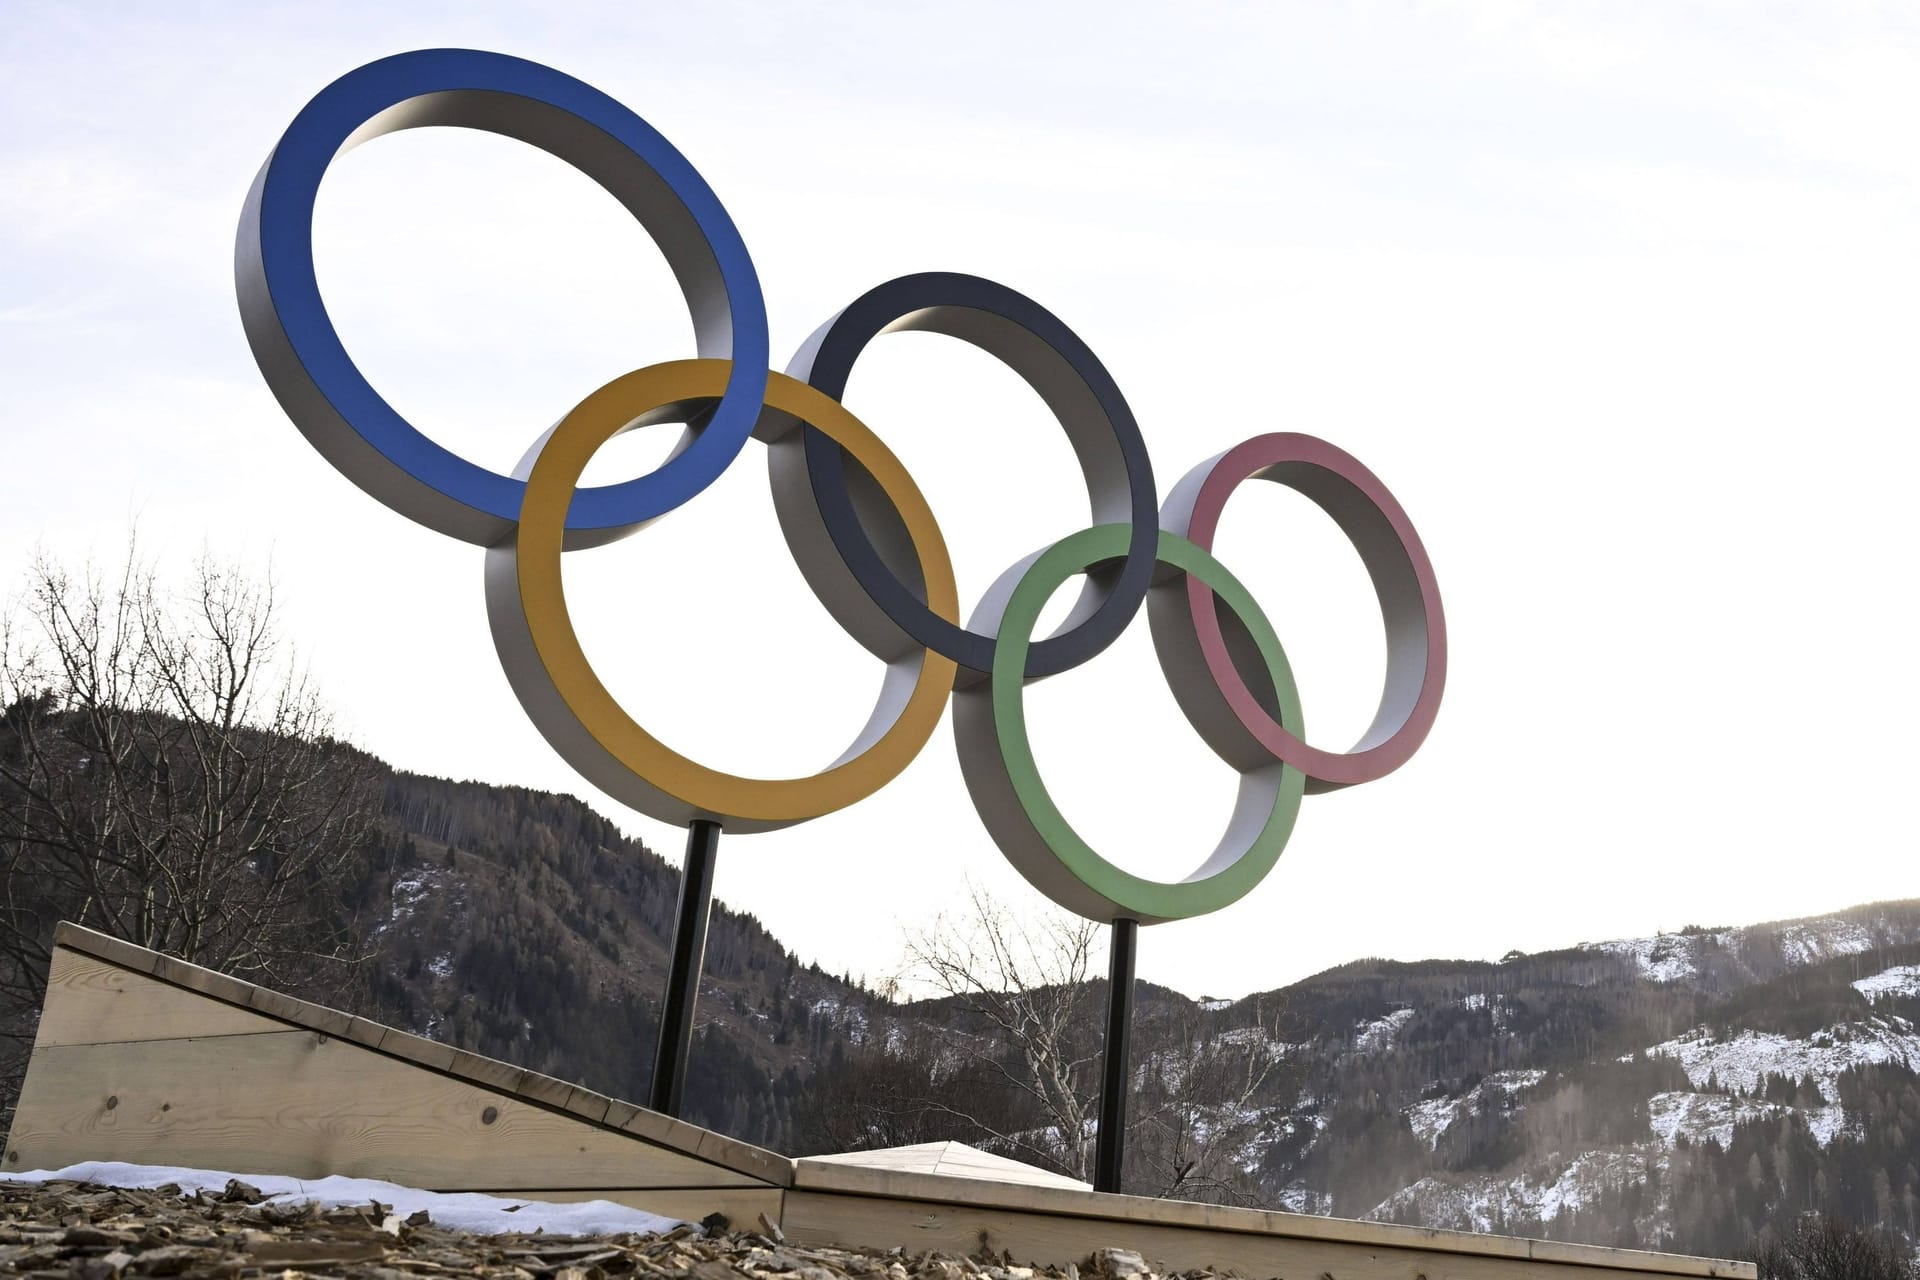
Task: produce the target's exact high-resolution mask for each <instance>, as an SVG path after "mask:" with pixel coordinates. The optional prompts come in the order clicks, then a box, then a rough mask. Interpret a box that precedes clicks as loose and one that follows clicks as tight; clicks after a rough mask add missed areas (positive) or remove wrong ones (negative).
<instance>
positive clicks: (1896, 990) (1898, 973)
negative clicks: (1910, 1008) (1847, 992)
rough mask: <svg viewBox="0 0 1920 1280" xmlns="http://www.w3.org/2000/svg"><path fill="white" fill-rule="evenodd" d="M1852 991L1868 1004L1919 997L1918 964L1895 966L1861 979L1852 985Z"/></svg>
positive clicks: (1919, 975) (1919, 973) (1919, 965)
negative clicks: (1856, 992) (1864, 998)
mask: <svg viewBox="0 0 1920 1280" xmlns="http://www.w3.org/2000/svg"><path fill="white" fill-rule="evenodd" d="M1853 989H1854V990H1855V991H1858V992H1859V993H1860V994H1861V995H1863V996H1865V997H1866V998H1867V1002H1868V1003H1869V1004H1871V1003H1873V1002H1875V1001H1878V1000H1892V999H1899V998H1901V997H1904V996H1920V964H1903V965H1897V966H1895V967H1894V968H1892V969H1888V970H1886V971H1885V972H1883V973H1876V974H1874V975H1873V976H1872V977H1871V978H1862V979H1860V981H1858V982H1856V983H1854V984H1853Z"/></svg>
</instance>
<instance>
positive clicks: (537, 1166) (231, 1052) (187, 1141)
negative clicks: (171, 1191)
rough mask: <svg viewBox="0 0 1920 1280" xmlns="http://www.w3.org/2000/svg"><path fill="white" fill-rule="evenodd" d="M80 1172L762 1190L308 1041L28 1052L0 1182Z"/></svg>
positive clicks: (291, 1036)
mask: <svg viewBox="0 0 1920 1280" xmlns="http://www.w3.org/2000/svg"><path fill="white" fill-rule="evenodd" d="M489 1112H491V1113H492V1119H491V1120H489V1119H488V1118H487V1116H488V1113H489ZM81 1160H125V1161H130V1162H133V1163H137V1164H177V1165H186V1166H189V1167H198V1168H207V1169H231V1170H234V1171H236V1172H242V1173H280V1174H287V1175H290V1176H293V1177H321V1176H324V1175H326V1174H330V1173H339V1174H347V1175H351V1176H357V1177H368V1178H382V1179H385V1180H388V1181H392V1182H400V1183H405V1184H407V1185H410V1186H418V1187H431V1188H434V1189H437V1190H471V1189H476V1188H479V1187H493V1188H501V1187H505V1188H535V1187H580V1186H610V1187H628V1188H640V1187H712V1186H749V1187H752V1186H764V1185H766V1184H764V1183H761V1182H759V1181H758V1180H756V1179H753V1178H750V1177H748V1176H747V1175H745V1174H741V1173H737V1172H735V1171H733V1170H731V1169H726V1168H723V1167H720V1166H718V1165H714V1164H711V1163H709V1162H706V1161H702V1160H698V1159H695V1158H693V1157H691V1156H688V1155H685V1154H683V1153H681V1152H679V1151H673V1150H669V1149H668V1148H665V1147H661V1146H656V1145H654V1144H652V1143H649V1142H645V1141H642V1140H639V1139H636V1138H634V1137H631V1136H628V1135H626V1134H621V1133H616V1132H613V1131H610V1130H607V1129H604V1128H600V1127H598V1126H594V1125H590V1124H587V1123H585V1122H583V1121H581V1120H578V1119H575V1118H573V1117H571V1116H566V1115H561V1114H558V1113H556V1112H554V1111H552V1110H549V1109H547V1108H545V1107H540V1106H535V1105H533V1104H532V1103H529V1102H527V1101H524V1100H522V1099H520V1098H516V1097H512V1096H510V1095H508V1094H505V1093H501V1092H496V1091H492V1090H486V1089H481V1088H478V1087H476V1086H474V1085H470V1084H467V1083H465V1082H464V1081H459V1080H454V1079H450V1078H448V1077H446V1076H442V1075H437V1074H435V1073H433V1072H429V1071H423V1070H421V1069H419V1068H418V1067H415V1066H412V1065H411V1064H408V1063H405V1062H401V1061H397V1060H395V1059H393V1058H389V1057H386V1056H384V1055H382V1054H378V1053H375V1052H372V1051H371V1050H368V1049H365V1048H363V1047H361V1046H360V1045H357V1044H353V1043H351V1042H349V1041H344V1040H340V1039H336V1038H334V1037H331V1036H326V1035H321V1034H318V1033H315V1032H310V1031H282V1032H275V1033H269V1034H252V1035H237V1036H216V1037H209V1038H205V1039H196V1040H151V1041H144V1042H138V1043H128V1044H97V1045H49V1046H46V1047H44V1048H37V1049H35V1051H34V1055H33V1060H32V1063H31V1065H30V1067H29V1070H28V1075H27V1080H26V1084H25V1086H24V1088H23V1089H22V1090H21V1095H20V1103H19V1107H18V1110H17V1112H16V1115H15V1120H14V1130H13V1135H12V1138H11V1140H10V1142H9V1144H8V1150H7V1156H6V1167H7V1168H8V1169H57V1168H60V1167H62V1166H64V1165H68V1164H73V1163H75V1162H77V1161H81Z"/></svg>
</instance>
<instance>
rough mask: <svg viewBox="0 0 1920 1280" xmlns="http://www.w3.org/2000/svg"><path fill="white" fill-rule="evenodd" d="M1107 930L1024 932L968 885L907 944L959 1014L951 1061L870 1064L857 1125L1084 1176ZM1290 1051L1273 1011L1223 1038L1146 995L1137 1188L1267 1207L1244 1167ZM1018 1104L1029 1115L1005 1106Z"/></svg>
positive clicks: (1136, 1130)
mask: <svg viewBox="0 0 1920 1280" xmlns="http://www.w3.org/2000/svg"><path fill="white" fill-rule="evenodd" d="M1101 932H1102V931H1101V929H1100V928H1099V926H1098V925H1096V924H1094V923H1093V922H1091V921H1088V920H1083V919H1081V918H1079V917H1077V916H1071V915H1068V914H1066V913H1064V912H1054V911H1050V912H1047V913H1046V914H1044V915H1039V916H1036V917H1035V918H1033V919H1031V920H1029V921H1025V922H1022V921H1017V920H1016V919H1015V918H1014V917H1013V915H1012V914H1011V913H1010V912H1009V911H1008V910H1007V909H1006V908H1005V907H1004V906H1002V905H1001V904H1000V903H998V902H996V901H995V900H994V899H993V898H992V897H991V896H990V895H988V894H987V893H986V892H984V891H983V890H982V889H980V888H979V887H978V886H971V887H970V888H969V891H968V896H967V900H966V904H965V906H964V908H962V910H961V911H959V912H958V913H955V914H949V915H945V916H943V917H941V918H940V919H939V920H937V921H936V922H935V923H934V925H933V926H932V927H930V928H928V929H925V930H922V931H920V932H918V933H915V934H913V935H911V936H910V937H909V940H908V946H907V951H908V958H909V961H910V963H911V965H912V966H913V970H914V972H913V974H912V975H911V976H913V977H916V978H918V980H919V981H920V983H922V984H924V985H926V986H930V987H931V988H932V989H933V990H934V991H936V992H938V993H939V994H940V995H941V996H942V997H943V998H944V999H945V1000H946V1001H947V1002H949V1003H950V1004H951V1006H952V1007H953V1008H954V1009H955V1010H957V1011H958V1012H959V1013H960V1014H961V1015H962V1016H961V1017H960V1018H958V1019H954V1020H953V1021H952V1022H951V1023H950V1025H951V1026H952V1031H951V1034H949V1036H948V1037H947V1040H946V1060H944V1061H943V1060H941V1059H940V1058H939V1057H937V1056H930V1055H927V1054H926V1053H925V1052H924V1046H923V1045H921V1043H920V1042H918V1041H915V1040H911V1039H909V1040H907V1041H906V1042H904V1043H903V1044H902V1045H900V1046H898V1047H897V1048H895V1049H893V1050H891V1051H890V1054H889V1057H890V1058H891V1059H892V1060H891V1061H888V1062H884V1063H881V1062H875V1063H871V1064H868V1070H867V1071H866V1073H865V1074H864V1075H863V1076H862V1081H863V1083H862V1085H861V1087H862V1088H863V1089H865V1090H866V1092H865V1093H863V1094H862V1095H861V1096H860V1097H858V1098H854V1097H847V1098H846V1099H844V1102H845V1103H847V1104H848V1105H847V1106H846V1107H845V1111H846V1113H847V1115H848V1116H849V1117H854V1116H859V1117H864V1118H865V1121H866V1122H867V1123H869V1124H870V1125H872V1126H878V1130H884V1131H886V1132H889V1133H902V1132H908V1133H913V1134H915V1135H918V1136H917V1137H915V1138H914V1140H916V1141H926V1140H929V1139H931V1138H934V1137H940V1136H945V1137H952V1138H956V1139H959V1140H962V1141H972V1142H980V1143H982V1144H983V1145H985V1146H987V1147H989V1148H990V1149H992V1150H995V1151H998V1152H1000V1153H1001V1154H1004V1155H1010V1156H1014V1157H1016V1158H1020V1159H1024V1160H1028V1161H1030V1162H1034V1163H1038V1164H1042V1165H1045V1166H1048V1167H1051V1168H1055V1169H1058V1170H1060V1171H1062V1172H1064V1173H1067V1174H1069V1175H1071V1176H1073V1177H1077V1178H1082V1179H1084V1178H1086V1177H1087V1176H1088V1172H1089V1170H1090V1169H1091V1167H1092V1163H1093V1145H1094V1137H1095V1131H1094V1110H1095V1106H1096V1105H1097V1097H1098V1074H1099V1072H1098V1068H1099V1063H1100V1053H1101V1049H1102V1045H1103V1042H1104V1039H1105V1027H1104V1026H1103V1025H1101V1022H1100V1014H1101V1012H1102V1010H1103V1007H1104V982H1103V981H1102V980H1098V979H1096V969H1095V966H1096V964H1097V962H1098V959H1099V955H1098V951H1099V948H1098V945H1097V944H1098V941H1099V939H1100V936H1101ZM1280 1052H1281V1049H1280V1040H1279V1035H1278V1029H1277V1026H1275V1025H1273V1022H1272V1020H1271V1019H1270V1018H1269V1017H1268V1016H1266V1011H1264V1010H1262V1009H1259V1008H1256V1009H1255V1010H1254V1019H1253V1022H1252V1023H1251V1025H1236V1026H1234V1027H1232V1028H1231V1029H1228V1030H1224V1031H1216V1030H1214V1028H1213V1019H1212V1015H1211V1013H1210V1012H1209V1011H1207V1010H1203V1009H1202V1008H1201V1007H1200V1006H1198V1005H1196V1004H1194V1003H1193V1002H1191V1001H1188V1000H1186V999H1184V998H1183V997H1180V996H1176V995H1173V993H1170V992H1161V993H1158V995H1157V996H1148V997H1146V998H1142V999H1141V1000H1140V1001H1139V1003H1138V1004H1137V1005H1136V1020H1135V1025H1134V1030H1133V1063H1132V1067H1133V1070H1132V1079H1133V1088H1132V1091H1131V1095H1130V1097H1129V1103H1128V1107H1129V1113H1130V1116H1129V1123H1128V1140H1127V1151H1126V1168H1125V1180H1126V1182H1127V1185H1128V1186H1129V1188H1130V1189H1132V1190H1134V1191H1136V1192H1144V1193H1147V1194H1153V1195H1159V1196H1180V1197H1183V1198H1188V1199H1195V1198H1204V1199H1209V1200H1215V1201H1223V1202H1230V1203H1243V1204H1256V1203H1259V1201H1260V1196H1259V1191H1258V1186H1257V1183H1256V1182H1255V1180H1254V1179H1253V1178H1252V1176H1251V1175H1250V1173H1249V1171H1248V1169H1247V1167H1246V1166H1247V1164H1248V1163H1249V1160H1250V1157H1251V1155H1252V1153H1253V1152H1255V1151H1256V1150H1257V1149H1258V1143H1259V1140H1260V1138H1261V1137H1262V1136H1263V1133H1264V1130H1265V1127H1266V1124H1267V1115H1266V1111H1265V1109H1263V1108H1262V1107H1261V1105H1260V1102H1259V1100H1260V1098H1261V1097H1262V1096H1264V1095H1269V1094H1271V1093H1272V1091H1273V1090H1274V1089H1275V1087H1276V1085H1277V1083H1278V1082H1277V1080H1276V1071H1277V1069H1278V1064H1279V1062H1280V1060H1281V1059H1280ZM916 1057H918V1058H919V1061H915V1059H916ZM916 1080H917V1082H918V1088H917V1089H916V1087H915V1082H916ZM995 1082H997V1083H998V1085H999V1086H1000V1088H999V1089H998V1091H997V1092H998V1094H999V1097H996V1096H995V1093H996V1091H995V1090H994V1089H993V1088H992V1087H991V1086H992V1085H993V1084H994V1083H995ZM1009 1094H1011V1095H1012V1096H1013V1097H1015V1098H1017V1099H1020V1100H1023V1101H1024V1102H1025V1103H1026V1104H1027V1105H1025V1106H1008V1105H1006V1101H1005V1099H1006V1096H1007V1095H1009ZM1036 1118H1037V1123H1036V1122H1035V1121H1036ZM846 1123H857V1122H856V1121H853V1120H851V1119H850V1120H849V1121H847V1122H846Z"/></svg>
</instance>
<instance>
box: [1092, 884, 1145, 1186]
mask: <svg viewBox="0 0 1920 1280" xmlns="http://www.w3.org/2000/svg"><path fill="white" fill-rule="evenodd" d="M1139 944H1140V922H1139V921H1138V920H1115V921H1114V922H1113V941H1112V952H1111V954H1110V956H1109V958H1108V961H1107V1043H1106V1048H1105V1049H1104V1051H1103V1052H1102V1054H1101V1061H1100V1127H1099V1129H1098V1130H1096V1132H1095V1137H1094V1148H1093V1189H1094V1190H1095V1191H1118V1190H1120V1163H1121V1160H1122V1158H1123V1157H1124V1156H1125V1155H1126V1150H1127V1086H1128V1085H1129V1084H1130V1083H1131V1082H1132V1078H1133V1072H1132V1071H1131V1070H1130V1069H1129V1066H1128V1057H1129V1055H1130V1051H1131V1049H1132V1047H1133V954H1134V952H1135V951H1136V950H1137V949H1138V947H1139Z"/></svg>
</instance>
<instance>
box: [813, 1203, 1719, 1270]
mask: <svg viewBox="0 0 1920 1280" xmlns="http://www.w3.org/2000/svg"><path fill="white" fill-rule="evenodd" d="M785 1207H786V1216H785V1218H784V1219H782V1221H781V1227H782V1229H783V1230H784V1231H785V1232H786V1235H787V1238H788V1239H789V1240H791V1241H793V1242H794V1243H797V1244H803V1245H833V1244H846V1245H853V1244H857V1245H865V1246H869V1247H877V1246H881V1245H886V1246H893V1245H899V1246H901V1247H903V1248H905V1249H907V1250H908V1251H909V1252H916V1251H918V1250H922V1249H938V1250H942V1251H945V1252H948V1253H958V1254H974V1253H976V1252H978V1251H980V1250H981V1249H986V1250H989V1251H992V1252H994V1253H999V1252H1002V1251H1005V1252H1007V1253H1010V1254H1012V1255H1013V1257H1014V1260H1015V1261H1016V1262H1021V1263H1034V1264H1044V1265H1048V1266H1064V1265H1065V1264H1067V1263H1069V1262H1072V1263H1083V1262H1085V1261H1086V1259H1087V1256H1088V1255H1089V1254H1091V1253H1093V1252H1094V1251H1096V1250H1098V1249H1105V1248H1118V1249H1133V1250H1136V1251H1138V1252H1139V1253H1141V1254H1143V1255H1144V1256H1146V1257H1147V1258H1148V1259H1149V1260H1152V1261H1155V1262H1159V1263H1162V1264H1164V1267H1165V1269H1166V1270H1168V1271H1189V1270H1199V1269H1202V1268H1206V1269H1212V1270H1215V1271H1237V1272H1239V1273H1240V1274H1241V1275H1245V1276H1255V1277H1277V1278H1278V1280H1423V1278H1424V1280H1644V1277H1645V1276H1646V1274H1647V1270H1644V1269H1636V1270H1623V1269H1620V1268H1615V1267H1607V1266H1589V1265H1578V1264H1567V1263H1562V1262H1549V1261H1543V1260H1538V1259H1532V1258H1525V1257H1520V1258H1516V1257H1510V1256H1503V1253H1502V1251H1499V1250H1487V1251H1485V1252H1481V1253H1477V1254H1476V1253H1468V1252H1465V1251H1452V1252H1449V1251H1441V1250H1435V1249H1421V1248H1391V1247H1383V1246H1381V1245H1378V1244H1375V1245H1367V1244H1361V1243H1356V1242H1351V1241H1339V1240H1319V1239H1311V1238H1306V1237H1301V1236H1282V1235H1275V1234H1261V1233H1256V1232H1248V1231H1228V1230H1221V1229H1217V1228H1207V1227H1192V1226H1176V1225H1169V1224H1162V1223H1153V1222H1144V1221H1129V1220H1120V1219H1113V1218H1085V1217H1070V1216H1067V1215H1063V1214H1049V1213H1032V1212H1024V1211H1021V1210H1016V1209H1004V1208H993V1207H986V1206H976V1205H957V1204H935V1203H931V1202H928V1201H914V1200H894V1199H886V1198H882V1197H878V1196H860V1195H840V1194H831V1193H826V1192H814V1191H789V1192H788V1193H787V1198H786V1206H785ZM1482 1239H1485V1240H1487V1241H1488V1242H1493V1241H1495V1240H1497V1239H1498V1237H1482ZM1598 1252H1610V1251H1605V1250H1601V1251H1598ZM1622 1252H1624V1251H1622ZM1661 1256H1663V1257H1664V1255H1661ZM1665 1260H1666V1261H1668V1262H1670V1263H1672V1264H1674V1265H1673V1266H1672V1267H1671V1268H1670V1269H1667V1270H1666V1272H1665V1273H1666V1274H1670V1275H1697V1274H1710V1275H1715V1276H1723V1277H1727V1278H1728V1280H1752V1277H1753V1276H1754V1274H1755V1273H1754V1270H1753V1268H1752V1266H1751V1265H1750V1264H1739V1263H1718V1264H1714V1265H1715V1266H1716V1267H1717V1268H1718V1269H1716V1270H1713V1271H1710V1272H1701V1271H1697V1270H1695V1269H1693V1267H1692V1264H1695V1263H1699V1262H1703V1261H1705V1260H1703V1259H1693V1258H1679V1257H1667V1258H1665Z"/></svg>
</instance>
